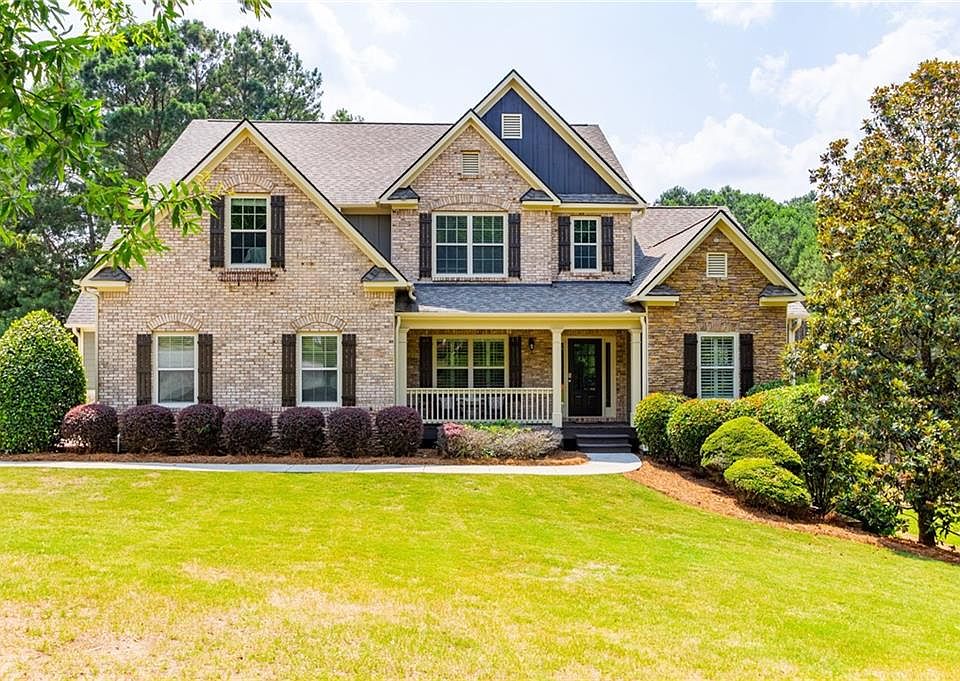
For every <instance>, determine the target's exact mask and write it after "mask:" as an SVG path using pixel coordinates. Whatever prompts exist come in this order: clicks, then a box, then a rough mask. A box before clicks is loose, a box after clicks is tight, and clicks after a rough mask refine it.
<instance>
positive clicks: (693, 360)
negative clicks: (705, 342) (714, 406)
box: [683, 333, 698, 397]
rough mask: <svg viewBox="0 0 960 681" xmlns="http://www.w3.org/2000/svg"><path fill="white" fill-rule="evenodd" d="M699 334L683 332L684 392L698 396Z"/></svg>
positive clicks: (688, 395) (687, 394)
mask: <svg viewBox="0 0 960 681" xmlns="http://www.w3.org/2000/svg"><path fill="white" fill-rule="evenodd" d="M697 392H698V390H697V334H695V333H685V334H683V394H684V395H686V396H687V397H696V396H697Z"/></svg>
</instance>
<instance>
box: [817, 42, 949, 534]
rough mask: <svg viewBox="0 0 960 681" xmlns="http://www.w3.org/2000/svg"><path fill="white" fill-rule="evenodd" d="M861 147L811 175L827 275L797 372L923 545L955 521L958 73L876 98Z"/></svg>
mask: <svg viewBox="0 0 960 681" xmlns="http://www.w3.org/2000/svg"><path fill="white" fill-rule="evenodd" d="M863 133H864V136H863V139H862V140H861V141H860V142H859V143H858V144H857V145H856V146H855V147H854V148H853V150H852V153H850V152H849V150H848V147H849V144H848V142H847V140H837V141H836V142H833V143H832V144H831V145H830V148H829V150H828V151H827V152H826V153H825V154H824V155H823V157H822V166H821V167H820V168H819V169H817V170H816V171H814V172H813V173H812V180H813V181H814V182H815V184H816V185H817V189H818V194H819V200H818V204H817V208H818V214H819V221H818V229H819V241H820V246H821V250H822V252H823V253H824V254H825V256H826V258H827V261H828V262H829V264H830V265H831V267H832V269H833V273H832V276H831V277H830V279H829V280H828V281H827V282H826V283H825V284H824V285H823V286H822V287H820V288H819V289H817V290H816V292H815V293H814V296H813V297H812V299H811V301H810V304H811V307H812V309H813V311H814V313H815V314H814V316H813V318H812V319H811V324H810V332H809V334H808V336H807V338H806V339H805V341H804V342H803V344H802V346H801V348H800V351H801V355H800V357H801V366H802V367H803V366H805V367H806V368H809V369H817V370H819V371H820V372H821V375H822V377H823V378H824V380H826V381H827V382H828V384H829V385H830V386H832V387H833V389H834V390H835V392H836V397H837V399H838V400H839V401H840V404H841V405H842V406H843V408H844V409H845V410H846V411H847V412H848V413H849V414H850V416H851V417H852V418H851V422H852V423H853V424H854V426H852V427H851V428H850V429H849V431H848V432H847V433H845V435H846V440H847V444H848V446H849V447H850V448H851V449H858V450H861V451H864V450H865V451H868V452H871V453H875V454H877V455H878V458H880V459H882V460H887V461H890V462H891V463H892V465H893V466H894V469H895V471H896V472H897V474H898V479H899V483H900V485H901V486H902V490H903V494H904V498H905V500H906V501H907V503H908V504H910V506H911V507H913V509H914V510H915V511H916V513H917V517H918V524H919V535H920V541H921V542H923V543H924V544H928V545H933V544H935V543H936V540H937V537H938V536H942V535H943V534H945V533H946V532H947V531H948V530H949V527H950V525H951V523H952V522H954V521H955V520H956V519H957V517H958V514H960V343H958V342H957V339H958V338H960V234H958V232H960V230H958V226H960V62H941V61H928V62H924V63H922V64H921V65H920V66H919V68H918V69H917V70H916V71H915V72H914V73H913V75H912V76H911V77H910V79H909V80H908V81H906V82H905V83H902V84H896V85H889V86H886V87H880V88H877V90H876V91H875V92H874V94H873V96H872V97H871V98H870V116H869V118H868V119H867V120H866V121H864V124H863Z"/></svg>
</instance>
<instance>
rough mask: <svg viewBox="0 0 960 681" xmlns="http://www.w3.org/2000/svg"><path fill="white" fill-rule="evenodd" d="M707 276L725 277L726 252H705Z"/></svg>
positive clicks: (714, 277)
mask: <svg viewBox="0 0 960 681" xmlns="http://www.w3.org/2000/svg"><path fill="white" fill-rule="evenodd" d="M707 276H708V277H711V278H713V279H726V278H727V254H726V253H707Z"/></svg>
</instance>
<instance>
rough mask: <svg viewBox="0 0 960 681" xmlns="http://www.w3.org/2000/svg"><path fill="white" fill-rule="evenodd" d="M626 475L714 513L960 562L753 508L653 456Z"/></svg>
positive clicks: (903, 541) (954, 555)
mask: <svg viewBox="0 0 960 681" xmlns="http://www.w3.org/2000/svg"><path fill="white" fill-rule="evenodd" d="M624 475H626V477H628V478H630V479H631V480H634V481H636V482H639V483H640V484H642V485H645V486H647V487H649V488H651V489H655V490H657V491H658V492H662V493H663V494H666V495H667V496H668V497H671V498H673V499H676V500H677V501H681V502H683V503H685V504H688V505H690V506H696V507H698V508H702V509H703V510H705V511H710V512H712V513H719V514H721V515H725V516H728V517H731V518H739V519H741V520H749V521H752V522H756V523H762V524H764V525H771V526H773V527H781V528H786V529H790V530H797V531H800V532H807V533H809V534H815V535H825V536H830V537H838V538H841V539H849V540H852V541H858V542H861V543H864V544H873V545H875V546H883V547H885V548H888V549H893V550H895V551H906V552H909V553H912V554H915V555H919V556H924V557H925V558H934V559H936V560H942V561H946V562H948V563H954V564H957V565H960V553H958V552H957V551H953V550H949V549H941V548H932V547H929V546H923V545H922V544H920V543H918V542H916V541H913V540H911V539H907V538H905V537H878V536H876V535H873V534H869V533H867V532H863V531H861V530H857V529H854V528H851V527H846V526H843V525H840V524H835V523H831V522H830V517H829V516H828V517H827V518H826V519H823V520H790V519H788V518H784V517H782V516H778V515H773V514H771V513H767V512H765V511H760V510H757V509H754V508H749V507H747V506H744V505H743V504H741V503H740V502H739V501H737V499H736V498H735V497H733V496H732V495H731V494H730V493H729V492H728V491H727V490H726V489H724V488H723V487H721V486H720V485H717V484H715V483H714V482H712V481H710V480H708V479H705V478H701V477H697V476H696V475H694V474H693V473H692V472H690V471H685V470H679V469H676V468H671V467H669V466H665V465H664V464H661V463H658V462H656V461H651V460H650V459H644V461H643V465H642V466H641V467H640V468H639V469H637V470H635V471H633V472H631V473H625V474H624Z"/></svg>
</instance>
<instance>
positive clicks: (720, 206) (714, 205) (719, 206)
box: [647, 204, 729, 210]
mask: <svg viewBox="0 0 960 681" xmlns="http://www.w3.org/2000/svg"><path fill="white" fill-rule="evenodd" d="M647 208H712V209H713V210H724V209H727V207H726V206H722V205H720V204H709V205H706V206H698V205H686V206H657V205H653V206H647ZM727 210H729V209H727Z"/></svg>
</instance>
